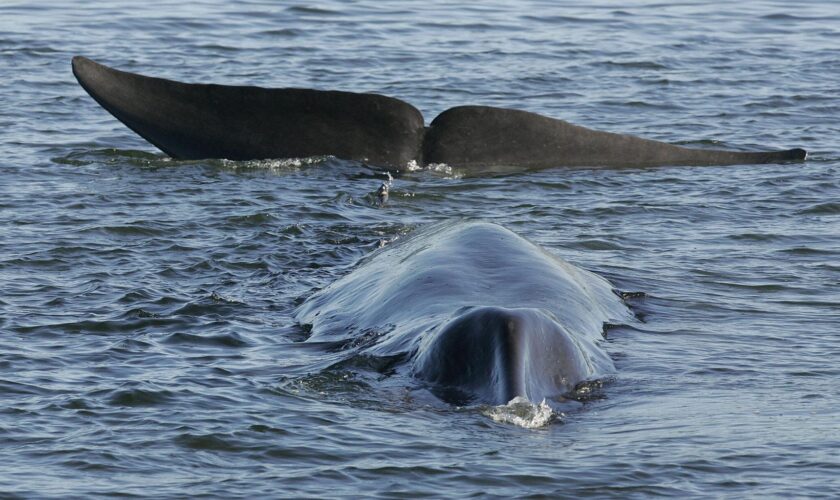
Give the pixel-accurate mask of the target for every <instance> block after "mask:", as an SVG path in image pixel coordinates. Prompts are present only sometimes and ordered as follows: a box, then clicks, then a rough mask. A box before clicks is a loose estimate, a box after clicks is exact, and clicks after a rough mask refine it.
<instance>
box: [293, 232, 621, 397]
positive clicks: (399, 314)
mask: <svg viewBox="0 0 840 500" xmlns="http://www.w3.org/2000/svg"><path fill="white" fill-rule="evenodd" d="M296 319H297V320H298V321H299V322H300V323H301V324H304V325H310V326H311V336H310V337H309V339H308V340H307V341H309V342H325V343H332V342H335V343H336V344H337V345H352V346H353V347H352V349H354V351H353V354H354V355H355V354H363V355H367V356H374V357H395V356H404V357H405V359H407V361H406V363H405V370H406V371H407V372H408V373H410V374H411V375H412V376H413V377H414V378H416V379H417V380H419V381H420V382H421V383H422V384H424V385H426V386H428V388H429V389H430V390H431V391H432V392H433V393H434V394H436V395H438V396H440V397H441V398H442V399H444V400H446V401H450V402H457V403H463V402H480V403H488V404H504V403H507V402H509V401H510V400H512V399H514V398H515V397H517V396H521V397H525V398H527V399H529V400H530V401H532V402H539V401H541V400H542V399H543V398H552V397H557V396H562V395H564V394H567V393H569V392H570V391H572V390H573V389H574V388H575V386H576V385H577V384H579V383H580V382H583V381H587V380H592V379H596V378H599V377H602V376H604V375H606V374H609V373H611V372H612V371H613V370H614V367H613V364H612V361H611V359H610V357H609V356H608V355H607V354H606V352H604V350H603V349H602V348H601V347H600V345H599V343H600V341H601V340H603V337H602V331H603V325H604V323H605V322H623V321H627V320H629V319H630V313H629V310H628V309H627V307H626V306H625V305H624V303H623V302H622V301H621V300H620V299H619V297H618V296H617V295H616V294H615V293H613V290H612V287H611V285H610V284H609V282H607V281H606V280H605V279H603V278H601V277H599V276H597V275H595V274H592V273H590V272H587V271H584V270H582V269H579V268H577V267H575V266H573V265H571V264H569V263H567V262H565V261H563V260H561V259H559V258H557V257H555V256H553V255H551V254H549V253H548V252H546V251H545V250H543V249H542V248H540V247H539V246H537V245H534V244H533V243H531V242H529V241H527V240H525V239H524V238H522V237H520V236H518V235H516V234H515V233H513V232H511V231H509V230H507V229H505V228H503V227H502V226H499V225H496V224H491V223H485V222H463V221H460V222H450V223H445V224H439V225H435V226H433V227H431V228H428V229H426V230H422V231H420V232H419V233H418V234H416V235H413V236H412V237H410V238H408V239H406V240H402V241H397V242H395V243H393V244H392V245H390V246H388V247H386V248H385V249H383V250H380V251H378V252H377V253H375V254H374V255H372V256H371V257H369V258H368V259H366V260H365V261H364V262H363V263H362V264H361V265H360V266H359V267H358V268H357V269H356V270H354V271H353V272H351V273H350V274H348V275H346V276H344V277H343V278H341V279H339V280H338V281H336V282H335V283H333V284H332V285H330V286H328V287H326V288H324V289H322V290H320V291H319V292H317V293H315V294H314V295H312V296H311V297H310V298H308V299H307V300H306V301H305V302H304V303H303V304H302V305H301V306H300V307H299V308H298V309H297V311H296Z"/></svg>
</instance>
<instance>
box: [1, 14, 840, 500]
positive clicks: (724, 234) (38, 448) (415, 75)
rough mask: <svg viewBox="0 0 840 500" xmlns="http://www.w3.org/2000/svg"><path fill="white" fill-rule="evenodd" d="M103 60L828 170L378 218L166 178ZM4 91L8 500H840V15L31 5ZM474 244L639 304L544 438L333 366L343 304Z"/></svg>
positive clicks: (369, 180)
mask: <svg viewBox="0 0 840 500" xmlns="http://www.w3.org/2000/svg"><path fill="white" fill-rule="evenodd" d="M77 54H78V55H84V56H87V57H90V58H92V59H94V60H96V61H99V62H102V63H104V64H107V65H109V66H113V67H117V68H119V69H124V70H128V71H133V72H138V73H143V74H147V75H152V76H161V77H166V78H172V79H176V80H181V81H189V82H213V83H220V84H254V85H262V86H270V87H311V88H319V89H339V90H348V91H364V92H378V93H383V94H387V95H390V96H394V97H398V98H400V99H404V100H406V101H408V102H410V103H412V104H414V105H415V106H417V107H418V108H419V109H420V110H421V111H422V112H423V114H424V116H425V117H426V121H427V122H429V121H431V119H432V118H433V117H434V116H435V115H437V114H438V113H439V112H441V111H443V110H445V109H447V108H449V107H451V106H455V105H461V104H486V105H493V106H501V107H510V108H517V109H523V110H528V111H534V112H538V113H542V114H545V115H549V116H553V117H557V118H562V119H565V120H568V121H571V122H573V123H576V124H580V125H584V126H588V127H591V128H596V129H601V130H607V131H611V132H621V133H628V134H633V135H638V136H643V137H648V138H652V139H657V140H662V141H668V142H675V143H680V144H685V145H689V146H697V147H709V146H714V147H720V148H732V149H741V150H761V149H785V148H793V147H802V148H805V149H807V150H808V151H809V158H808V159H807V161H805V162H800V163H790V164H782V165H743V166H728V167H663V168H646V169H598V168H562V169H547V170H542V171H537V172H527V173H518V174H516V173H509V174H508V175H499V176H470V175H469V172H460V171H458V170H457V169H454V170H453V169H451V168H446V167H439V168H434V169H420V170H415V171H411V172H405V173H400V174H397V173H394V172H392V175H393V177H394V179H393V183H392V187H391V197H390V200H389V202H388V203H387V204H386V205H385V206H384V207H381V208H380V207H378V206H377V200H376V194H375V193H376V190H377V188H378V187H379V185H380V184H381V183H382V182H383V181H385V180H386V179H387V174H386V173H385V172H384V171H382V170H377V169H375V168H371V167H369V166H366V165H363V164H360V163H355V162H349V161H342V160H338V159H335V158H309V159H295V160H273V161H254V162H230V161H224V160H212V161H189V162H179V161H173V160H171V159H169V158H167V157H166V156H165V155H164V154H162V153H160V152H159V151H158V150H156V149H155V148H154V147H153V146H151V145H150V144H148V143H146V142H145V141H144V140H142V139H141V138H139V137H138V136H137V135H135V134H134V133H133V132H131V131H130V130H129V129H127V128H126V127H124V126H123V125H122V124H121V123H119V122H118V121H117V120H116V119H114V118H112V117H111V116H110V115H109V114H108V113H107V112H106V111H105V110H103V109H102V108H100V107H99V106H98V105H97V104H96V103H95V102H94V101H93V100H92V99H91V98H90V97H89V96H88V95H87V94H86V93H85V92H84V91H83V90H82V88H81V87H79V85H78V84H77V83H76V81H75V80H74V78H73V76H72V74H71V71H70V58H71V57H72V56H73V55H77ZM0 75H2V81H0V129H1V130H2V132H0V497H2V498H46V497H56V498H58V497H62V498H67V497H76V498H78V497H97V496H129V497H131V496H138V497H193V496H202V497H218V498H264V497H282V496H294V497H301V496H307V497H313V496H314V497H355V496H358V495H360V494H361V495H365V496H379V497H428V496H437V497H461V496H485V495H486V496H498V497H511V496H529V495H533V496H540V495H545V496H550V497H563V496H568V497H584V496H594V497H615V498H628V497H636V498H641V497H649V496H660V495H661V496H678V497H686V496H688V497H729V498H743V497H761V498H764V497H768V496H769V497H785V498H786V497H791V496H815V497H819V496H822V497H835V498H836V497H837V496H840V384H838V380H840V181H838V177H840V145H838V137H840V97H838V95H840V5H838V4H837V2H835V1H833V0H817V1H807V0H805V1H799V2H783V1H770V0H749V1H744V2H724V1H703V2H698V1H673V2H668V1H664V2H663V1H641V0H630V1H623V2H617V1H610V2H608V1H591V2H571V1H559V2H548V1H542V2H541V1H521V2H520V1H512V0H507V1H488V2H481V3H468V2H463V3H461V4H460V5H456V4H452V3H451V2H448V1H443V0H431V1H424V2H408V1H403V2H394V1H372V0H363V1H347V2H340V1H335V0H324V1H320V2H317V3H313V4H309V3H296V2H273V1H272V2H270V1H249V0H230V1H221V0H204V1H199V2H174V1H151V2H143V3H137V2H127V1H114V0H103V1H101V2H90V3H82V2H75V1H49V0H45V1H38V2H30V1H26V2H22V1H14V0H13V1H8V0H7V1H4V2H3V3H2V4H0ZM457 219H465V220H489V221H493V222H496V223H498V224H501V225H503V226H505V227H506V228H509V229H511V230H513V231H515V232H516V233H518V234H520V235H522V236H524V237H526V238H528V239H529V240H531V241H533V242H535V243H538V244H540V245H542V246H543V247H545V248H546V249H547V250H548V251H549V252H551V253H552V254H554V255H556V256H558V257H561V258H563V259H565V260H567V261H569V262H571V263H573V264H574V265H576V266H578V267H581V268H583V269H586V270H588V271H592V272H594V273H596V274H598V275H600V276H603V277H605V278H607V279H608V280H610V281H611V282H612V283H613V285H614V286H615V287H616V288H617V289H618V290H621V291H624V292H628V293H629V295H628V296H629V297H630V298H629V299H628V303H629V305H630V307H631V309H632V311H633V315H634V317H635V319H634V320H633V321H627V322H625V323H624V324H622V325H618V326H613V327H611V328H609V330H608V331H607V337H608V338H607V340H606V341H604V342H603V343H602V344H601V345H602V347H603V349H604V350H605V351H606V352H607V353H608V354H609V356H610V357H611V358H612V360H613V362H614V364H615V368H616V370H615V374H614V375H613V376H611V377H608V378H605V379H604V380H602V381H601V383H599V384H596V385H595V386H594V387H593V389H592V391H591V393H590V394H589V395H587V396H586V397H581V398H579V401H578V402H577V404H575V405H571V406H568V407H567V408H566V409H565V410H564V411H557V412H555V413H554V414H553V415H552V418H551V419H549V420H550V422H547V424H546V425H539V426H535V427H536V428H529V427H528V426H523V425H516V424H515V423H510V422H505V421H498V419H495V418H494V415H495V413H494V411H495V410H496V409H494V408H486V407H482V406H480V405H467V406H455V405H451V404H447V403H444V402H442V401H439V400H437V399H436V398H434V397H433V396H431V395H429V394H427V393H424V391H423V390H422V388H418V387H417V385H416V384H415V383H414V382H413V381H412V380H411V379H409V378H405V377H398V376H391V375H390V374H389V373H388V372H387V371H385V372H384V373H381V372H380V371H377V369H376V366H375V363H369V364H366V363H364V362H358V363H349V364H345V365H342V366H341V367H331V368H329V367H328V368H324V367H323V363H322V360H323V359H324V356H325V353H324V352H323V350H322V349H319V348H318V347H317V346H313V345H310V344H307V343H305V342H302V340H304V339H305V338H306V336H307V330H306V329H305V328H304V327H302V326H301V325H299V324H297V322H296V321H295V319H294V311H295V308H296V307H297V306H298V305H300V304H301V303H302V302H303V301H304V300H305V299H306V298H307V297H309V296H310V295H311V294H312V293H313V292H315V291H316V290H318V289H321V288H323V287H325V286H327V285H329V284H330V283H332V282H334V281H335V280H337V279H338V278H340V277H342V276H344V275H346V274H348V273H349V272H351V271H352V270H353V269H355V268H357V265H358V263H359V261H360V260H361V259H363V258H364V257H365V256H368V255H370V254H371V253H372V252H376V251H377V249H379V248H380V247H382V246H386V247H387V245H389V244H391V243H393V242H394V241H397V240H399V239H402V238H408V237H410V236H411V234H413V233H415V232H417V231H418V230H420V229H421V228H425V227H427V226H429V225H430V224H433V223H437V222H440V221H446V220H457ZM404 307H406V308H410V307H411V304H405V305H404ZM417 314H418V315H420V314H422V311H418V312H417Z"/></svg>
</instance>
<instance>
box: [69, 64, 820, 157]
mask: <svg viewBox="0 0 840 500" xmlns="http://www.w3.org/2000/svg"><path fill="white" fill-rule="evenodd" d="M72 70H73V74H74V75H75V77H76V79H77V81H78V82H79V84H80V85H81V86H82V88H83V89H84V90H85V91H86V92H87V93H88V94H90V96H91V97H92V98H93V99H94V100H95V101H96V102H97V103H99V104H100V105H101V106H102V107H103V108H105V109H106V110H107V111H108V112H110V113H111V114H112V115H113V116H114V117H116V118H117V119H118V120H119V121H121V122H122V123H123V124H125V125H126V126H127V127H128V128H130V129H131V130H133V131H134V132H136V133H137V134H138V135H140V136H141V137H143V138H144V139H145V140H147V141H148V142H149V143H151V144H152V145H154V146H156V147H157V148H158V149H160V150H161V151H163V152H164V153H165V154H167V155H169V156H170V157H172V158H174V159H179V160H200V159H214V158H220V159H228V160H261V159H276V158H305V157H320V156H334V157H336V158H339V159H343V160H350V161H357V162H362V163H365V164H368V165H371V166H375V167H382V168H388V169H392V170H396V171H400V170H406V169H410V168H412V167H413V166H414V165H417V166H424V165H431V164H446V165H449V166H451V167H454V168H459V169H463V170H465V171H469V172H481V171H482V170H484V169H491V170H492V169H493V168H495V167H503V168H512V169H515V170H519V169H521V170H527V169H542V168H551V167H571V166H582V167H589V166H594V167H655V166H679V165H696V166H703V165H737V164H762V163H784V162H791V161H801V160H804V159H805V158H806V156H807V152H806V151H805V150H804V149H801V148H794V149H788V150H782V151H728V150H715V149H695V148H688V147H683V146H679V145H674V144H668V143H665V142H660V141H655V140H650V139H643V138H639V137H634V136H631V135H624V134H616V133H611V132H602V131H597V130H592V129H589V128H586V127H582V126H578V125H574V124H571V123H568V122H566V121H563V120H560V119H556V118H551V117H547V116H543V115H539V114H536V113H532V112H528V111H521V110H516V109H505V108H497V107H491V106H481V105H467V106H457V107H454V108H450V109H447V110H446V111H443V112H442V113H440V114H439V115H438V116H437V117H435V118H434V119H433V120H432V121H431V123H430V124H429V125H428V126H426V125H425V122H424V118H423V115H422V114H421V113H420V111H419V110H418V109H417V108H415V107H414V106H412V105H411V104H409V103H407V102H405V101H402V100H400V99H396V98H393V97H388V96H384V95H379V94H374V93H355V92H345V91H337V90H315V89H303V88H261V87H254V86H234V85H219V84H214V83H182V82H177V81H172V80H167V79H163V78H155V77H150V76H144V75H140V74H135V73H130V72H126V71H120V70H117V69H114V68H110V67H108V66H105V65H102V64H99V63H97V62H94V61H92V60H90V59H87V58H85V57H82V56H75V57H73V59H72Z"/></svg>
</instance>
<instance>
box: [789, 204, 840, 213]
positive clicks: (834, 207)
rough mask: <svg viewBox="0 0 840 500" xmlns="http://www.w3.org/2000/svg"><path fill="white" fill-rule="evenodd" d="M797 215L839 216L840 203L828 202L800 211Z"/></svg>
mask: <svg viewBox="0 0 840 500" xmlns="http://www.w3.org/2000/svg"><path fill="white" fill-rule="evenodd" d="M796 214H797V215H838V214H840V203H837V202H826V203H817V204H814V205H811V206H810V207H808V208H805V209H803V210H799V211H797V212H796Z"/></svg>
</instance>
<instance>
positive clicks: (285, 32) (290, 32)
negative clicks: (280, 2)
mask: <svg viewBox="0 0 840 500" xmlns="http://www.w3.org/2000/svg"><path fill="white" fill-rule="evenodd" d="M259 34H260V35H266V36H271V37H281V38H296V37H299V36H301V35H305V34H306V31H304V30H302V29H298V28H281V29H271V30H266V31H261V32H260V33H259Z"/></svg>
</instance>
